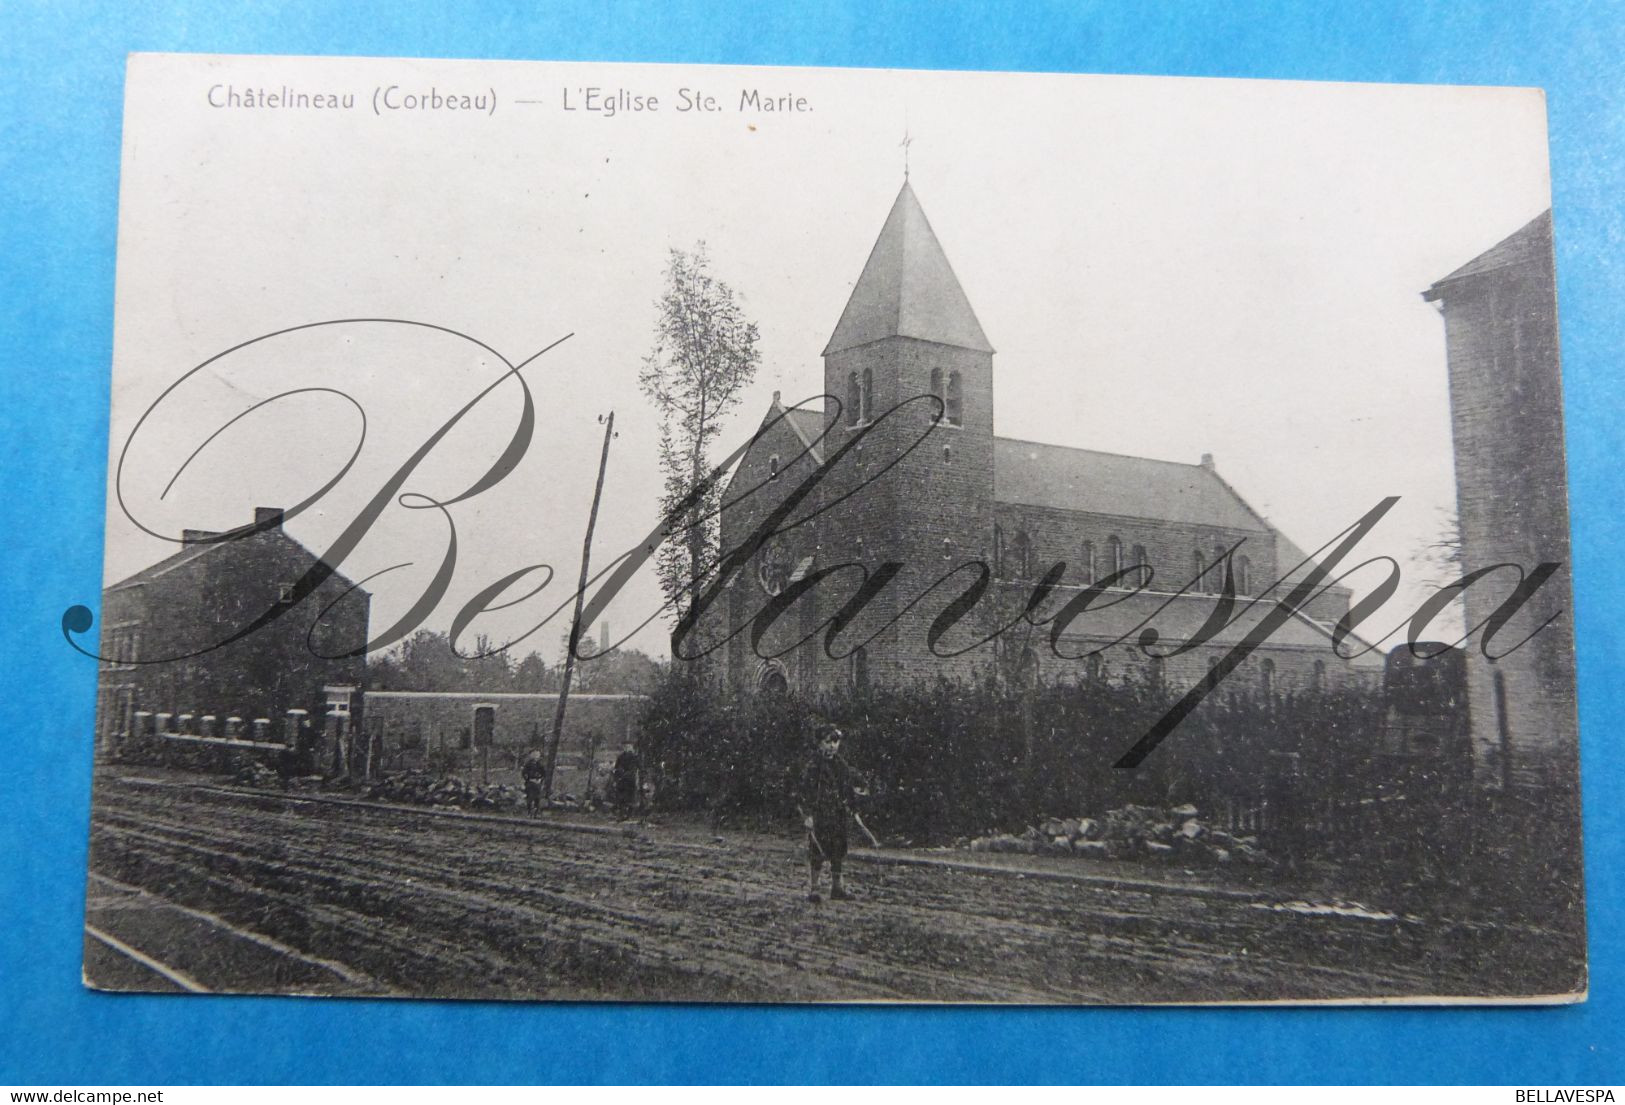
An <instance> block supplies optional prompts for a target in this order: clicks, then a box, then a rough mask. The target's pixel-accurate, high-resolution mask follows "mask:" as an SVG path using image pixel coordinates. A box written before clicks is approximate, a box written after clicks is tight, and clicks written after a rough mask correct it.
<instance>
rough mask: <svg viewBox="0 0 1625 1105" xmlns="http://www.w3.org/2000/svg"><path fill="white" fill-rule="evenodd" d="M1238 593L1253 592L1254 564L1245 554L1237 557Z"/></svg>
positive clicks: (1248, 593)
mask: <svg viewBox="0 0 1625 1105" xmlns="http://www.w3.org/2000/svg"><path fill="white" fill-rule="evenodd" d="M1236 593H1237V594H1238V595H1250V594H1252V593H1253V565H1252V561H1250V560H1248V559H1247V558H1246V557H1245V556H1238V557H1236Z"/></svg>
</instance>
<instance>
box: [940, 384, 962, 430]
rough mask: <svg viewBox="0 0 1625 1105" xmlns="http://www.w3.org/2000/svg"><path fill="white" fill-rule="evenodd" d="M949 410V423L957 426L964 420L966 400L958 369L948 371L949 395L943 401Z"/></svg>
mask: <svg viewBox="0 0 1625 1105" xmlns="http://www.w3.org/2000/svg"><path fill="white" fill-rule="evenodd" d="M943 403H944V406H946V408H947V412H948V415H947V417H948V425H950V426H957V425H959V424H960V422H962V421H964V416H965V401H964V398H963V397H962V396H961V394H960V384H959V373H958V371H957V370H956V371H954V372H950V373H948V395H947V397H946V398H945V399H944V401H943Z"/></svg>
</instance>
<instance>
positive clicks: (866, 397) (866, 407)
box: [861, 368, 875, 422]
mask: <svg viewBox="0 0 1625 1105" xmlns="http://www.w3.org/2000/svg"><path fill="white" fill-rule="evenodd" d="M861 417H862V418H863V420H864V421H865V422H870V421H873V419H874V417H875V370H874V369H872V368H866V369H864V370H863V406H862V415H861Z"/></svg>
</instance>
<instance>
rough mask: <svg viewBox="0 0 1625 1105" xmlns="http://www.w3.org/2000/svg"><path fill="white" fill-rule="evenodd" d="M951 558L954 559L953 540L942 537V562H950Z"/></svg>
mask: <svg viewBox="0 0 1625 1105" xmlns="http://www.w3.org/2000/svg"><path fill="white" fill-rule="evenodd" d="M953 558H954V539H953V538H952V537H944V538H943V539H942V559H944V560H952V559H953Z"/></svg>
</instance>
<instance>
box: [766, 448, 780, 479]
mask: <svg viewBox="0 0 1625 1105" xmlns="http://www.w3.org/2000/svg"><path fill="white" fill-rule="evenodd" d="M767 478H768V479H770V480H776V479H778V478H779V454H777V453H774V454H773V455H772V456H770V457H768V458H767Z"/></svg>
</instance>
